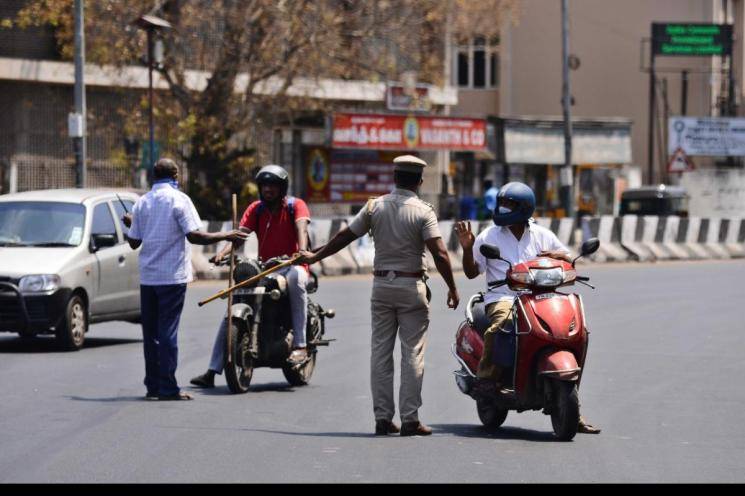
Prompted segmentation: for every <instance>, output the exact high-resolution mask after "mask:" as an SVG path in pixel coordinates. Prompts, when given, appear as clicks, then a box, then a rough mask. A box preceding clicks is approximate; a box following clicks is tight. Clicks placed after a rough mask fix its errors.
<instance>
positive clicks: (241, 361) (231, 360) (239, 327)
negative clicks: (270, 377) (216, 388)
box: [225, 319, 254, 394]
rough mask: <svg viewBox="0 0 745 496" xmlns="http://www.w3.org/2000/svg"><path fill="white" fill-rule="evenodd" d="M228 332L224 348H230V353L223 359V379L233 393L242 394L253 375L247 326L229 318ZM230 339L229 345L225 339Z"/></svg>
mask: <svg viewBox="0 0 745 496" xmlns="http://www.w3.org/2000/svg"><path fill="white" fill-rule="evenodd" d="M229 331H230V332H228V333H226V334H227V336H226V342H225V349H226V353H227V350H231V355H232V356H230V357H228V358H227V359H226V360H225V381H226V382H227V383H228V389H230V392H231V393H233V394H243V393H245V392H247V391H248V387H249V386H250V385H251V378H252V377H253V372H254V367H253V359H252V358H251V353H250V352H249V349H250V339H251V336H250V334H249V332H248V328H247V326H246V325H245V324H244V323H242V322H240V321H237V320H235V319H231V322H230V330H229ZM228 340H231V341H232V342H231V346H227V344H228V343H227V341H228Z"/></svg>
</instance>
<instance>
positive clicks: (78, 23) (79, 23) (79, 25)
mask: <svg viewBox="0 0 745 496" xmlns="http://www.w3.org/2000/svg"><path fill="white" fill-rule="evenodd" d="M83 9H84V0H75V113H74V114H73V115H71V116H70V119H69V128H70V136H71V137H72V146H73V150H74V152H75V187H76V188H84V187H85V185H86V183H87V171H86V168H85V162H86V158H87V157H86V145H87V143H86V138H85V135H86V122H85V121H86V119H85V114H86V108H85V80H84V79H83V69H84V67H85V27H84V25H85V22H84V19H85V17H84V10H83Z"/></svg>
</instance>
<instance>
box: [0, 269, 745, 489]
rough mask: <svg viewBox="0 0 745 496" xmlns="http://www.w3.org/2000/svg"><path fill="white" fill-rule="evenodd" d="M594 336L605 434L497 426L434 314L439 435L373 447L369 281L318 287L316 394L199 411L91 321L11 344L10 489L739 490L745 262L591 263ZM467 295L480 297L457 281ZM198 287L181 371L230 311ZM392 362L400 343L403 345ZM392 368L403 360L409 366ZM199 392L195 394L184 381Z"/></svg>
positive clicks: (278, 380) (599, 419) (271, 395)
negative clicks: (482, 486)
mask: <svg viewBox="0 0 745 496" xmlns="http://www.w3.org/2000/svg"><path fill="white" fill-rule="evenodd" d="M582 272H583V273H585V274H587V275H590V276H591V277H592V279H593V284H595V285H596V286H597V290H596V291H591V290H589V289H586V288H584V289H579V291H580V292H581V293H582V294H583V295H585V303H586V306H587V318H588V321H589V324H590V328H591V330H592V336H591V344H590V350H589V354H588V363H587V368H586V370H587V372H586V374H585V376H584V378H583V385H582V389H581V391H580V399H581V402H582V410H583V413H584V414H585V415H586V416H587V417H588V419H589V420H590V421H591V422H593V423H594V424H596V425H598V426H600V427H602V428H603V432H602V434H600V435H595V436H593V435H582V434H578V435H577V437H576V438H575V439H574V441H572V442H568V443H564V442H558V441H555V440H554V438H553V434H552V431H551V422H550V419H549V417H547V416H545V415H542V414H541V413H540V412H525V413H521V414H516V413H514V412H511V413H510V415H509V416H508V418H507V420H506V422H505V425H504V427H503V428H502V429H500V430H498V431H496V432H492V433H490V432H487V431H485V430H484V429H483V428H482V427H481V426H480V423H479V420H478V417H477V415H476V411H475V405H474V402H473V400H471V399H470V398H469V397H467V396H464V395H462V394H461V393H460V392H459V391H458V389H457V387H456V385H455V382H454V380H453V376H452V371H453V370H454V369H455V368H456V364H455V361H454V360H453V358H452V356H451V355H450V344H451V340H452V337H453V335H454V333H455V330H456V328H457V325H458V323H459V322H460V321H461V320H462V319H463V311H462V306H461V308H459V309H458V310H457V311H452V310H448V309H447V308H445V304H444V302H445V292H444V285H443V284H442V281H441V280H439V278H437V277H435V278H434V279H433V281H432V289H433V293H434V299H433V303H434V307H433V312H432V319H431V320H432V325H431V326H430V334H429V344H428V349H427V355H426V375H425V382H424V406H423V407H422V409H421V410H420V416H421V418H422V420H423V421H425V422H426V423H428V424H429V425H430V426H431V427H432V428H433V429H434V435H433V436H431V437H428V438H400V437H394V436H390V437H386V438H376V437H373V436H372V435H371V432H372V429H373V417H372V402H371V398H370V392H369V377H368V373H369V322H370V316H369V304H368V301H369V294H370V279H369V278H367V277H362V276H359V277H357V276H355V277H351V278H336V279H323V280H321V289H320V291H319V293H317V294H316V295H315V296H316V297H317V299H318V301H320V302H321V303H322V304H323V305H324V306H326V307H333V308H335V309H336V310H337V318H336V319H335V320H332V321H329V325H328V333H327V335H328V337H332V338H337V339H338V341H336V342H335V343H333V344H332V346H331V347H329V348H327V349H321V351H320V353H319V360H318V366H317V368H316V372H315V375H314V376H313V380H312V383H311V385H310V386H307V387H302V388H295V389H293V388H290V387H288V386H287V384H286V382H285V381H284V377H283V376H282V373H281V371H278V370H270V369H258V370H257V371H256V372H255V374H254V379H253V382H252V384H253V386H252V389H251V391H250V392H249V393H248V394H245V395H239V396H233V395H230V394H229V393H228V391H227V387H226V386H225V383H224V379H223V378H218V387H217V388H216V389H214V390H210V391H201V390H197V391H194V393H195V395H196V400H195V401H191V402H167V403H165V402H146V401H143V400H142V399H141V398H142V395H143V394H144V392H145V390H144V387H143V386H142V385H141V384H142V377H143V374H144V363H143V358H142V344H141V340H140V338H139V334H140V329H139V327H137V326H135V325H131V324H125V323H118V322H117V323H109V324H100V325H96V326H93V327H92V329H91V332H90V334H89V335H88V339H87V345H86V347H85V348H84V349H83V350H82V351H80V352H77V353H61V352H57V351H55V350H54V347H53V343H52V342H51V340H47V339H41V340H37V341H35V342H31V343H27V342H22V341H20V340H19V339H17V338H15V337H14V336H12V335H1V336H0V394H1V395H2V399H1V400H0V482H341V481H345V482H549V481H551V482H658V481H659V482H744V481H745V472H744V471H743V467H745V423H743V422H742V411H743V407H745V387H744V386H743V383H742V381H743V377H745V360H743V354H745V332H744V331H745V324H743V318H742V315H743V306H744V305H745V298H743V296H745V290H743V281H744V280H745V262H742V261H731V262H699V263H667V264H656V265H655V264H652V265H606V266H600V265H592V266H583V269H582ZM458 284H459V288H460V291H461V298H462V299H463V300H465V299H466V298H467V296H468V295H469V294H471V293H472V292H475V291H476V290H479V289H480V288H481V285H480V283H478V282H474V281H466V280H465V278H464V277H462V276H461V277H459V278H458ZM221 287H222V285H220V286H218V285H217V284H214V283H209V284H208V283H198V284H196V285H193V286H192V287H191V288H190V289H189V292H188V296H187V298H188V301H187V305H186V310H185V312H184V317H183V319H182V328H181V331H180V335H179V338H180V339H179V341H180V360H179V369H178V378H179V381H180V383H181V384H182V386H188V381H189V378H191V377H192V376H194V375H196V374H198V373H201V372H203V371H204V370H205V368H206V366H207V361H208V358H209V353H210V348H211V345H212V339H213V336H214V329H215V327H216V325H217V323H218V320H219V318H220V317H221V314H222V312H223V311H224V306H223V304H222V303H219V302H217V303H213V304H210V305H208V306H206V307H204V308H201V309H199V308H197V306H196V301H197V300H198V299H200V298H201V297H204V296H207V295H208V294H211V293H213V292H214V291H215V290H216V289H218V288H221ZM396 356H397V361H398V351H396ZM397 369H398V366H397ZM186 389H187V390H190V388H188V387H187V388H186Z"/></svg>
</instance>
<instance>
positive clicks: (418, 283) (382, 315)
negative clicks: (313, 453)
mask: <svg viewBox="0 0 745 496" xmlns="http://www.w3.org/2000/svg"><path fill="white" fill-rule="evenodd" d="M393 162H394V180H395V183H396V188H395V189H394V190H393V191H391V193H390V194H387V195H384V196H382V197H380V198H377V199H371V200H370V201H368V202H367V205H365V207H364V208H363V209H362V210H361V211H360V212H359V213H358V214H357V217H355V219H354V220H353V221H352V223H351V224H350V225H349V227H347V228H345V229H343V230H341V231H340V232H339V233H338V234H337V235H336V236H335V237H334V238H333V239H332V240H331V241H329V242H328V244H327V245H325V246H323V247H322V248H321V249H320V250H318V251H317V252H316V253H315V254H313V253H310V252H302V253H301V255H302V258H301V259H300V260H298V263H309V264H311V263H315V262H318V261H320V260H323V259H324V258H326V257H328V256H329V255H333V254H334V253H336V252H338V251H339V250H341V249H342V248H344V247H345V246H347V245H348V244H349V243H351V242H352V241H354V240H355V239H357V238H359V237H360V236H364V235H365V233H367V232H370V234H371V236H372V237H373V239H374V241H375V260H374V262H373V267H374V271H373V274H374V276H375V278H374V282H373V291H372V299H371V310H372V356H371V363H370V366H371V386H372V395H373V410H374V413H375V434H376V435H387V434H394V433H397V432H399V430H400V433H401V435H402V436H417V435H419V436H426V435H429V434H431V433H432V430H431V429H430V428H429V427H427V426H426V425H424V424H422V423H421V422H420V421H419V417H418V410H419V407H420V406H421V405H422V379H423V377H424V348H425V344H426V341H427V335H426V334H427V327H428V325H429V290H428V288H427V286H426V284H425V281H426V262H425V257H424V248H425V246H426V247H427V248H428V249H429V251H430V253H432V257H433V258H434V262H435V266H436V267H437V270H438V271H439V272H440V274H441V275H442V277H443V279H445V283H446V284H447V286H448V298H447V304H448V307H450V308H453V309H454V308H456V307H457V306H458V301H459V297H458V290H457V289H456V287H455V281H454V280H453V272H452V268H451V266H450V258H449V257H448V252H447V249H446V248H445V244H444V243H443V241H442V236H441V234H440V229H439V226H438V224H437V216H436V215H435V212H434V208H433V207H432V205H430V204H428V203H426V202H424V201H422V200H420V199H419V197H418V196H417V191H418V189H419V187H420V186H421V185H422V173H423V172H424V167H426V166H427V163H426V162H425V161H424V160H422V159H420V158H418V157H414V156H412V155H404V156H400V157H396V158H395V159H394V160H393ZM396 334H398V337H399V339H400V341H401V355H402V356H401V388H400V391H399V410H400V415H401V422H402V425H401V428H400V429H399V428H398V426H397V425H396V424H394V423H393V415H394V413H395V403H394V399H393V347H394V345H395V343H396Z"/></svg>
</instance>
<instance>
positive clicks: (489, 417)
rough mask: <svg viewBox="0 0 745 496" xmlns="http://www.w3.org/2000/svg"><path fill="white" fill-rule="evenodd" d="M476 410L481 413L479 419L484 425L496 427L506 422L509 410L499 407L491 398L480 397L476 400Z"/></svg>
mask: <svg viewBox="0 0 745 496" xmlns="http://www.w3.org/2000/svg"><path fill="white" fill-rule="evenodd" d="M476 412H477V413H478V414H479V420H481V423H482V424H484V427H486V428H488V429H496V428H497V427H499V426H501V425H502V424H503V423H504V421H505V419H506V418H507V413H508V410H507V409H506V408H499V407H498V406H497V405H496V404H495V403H494V401H492V400H490V399H478V400H476Z"/></svg>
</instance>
